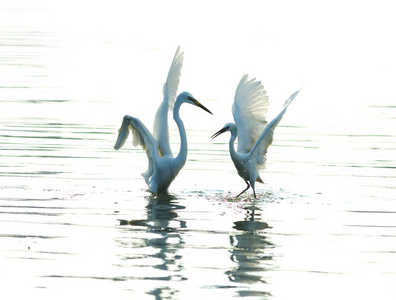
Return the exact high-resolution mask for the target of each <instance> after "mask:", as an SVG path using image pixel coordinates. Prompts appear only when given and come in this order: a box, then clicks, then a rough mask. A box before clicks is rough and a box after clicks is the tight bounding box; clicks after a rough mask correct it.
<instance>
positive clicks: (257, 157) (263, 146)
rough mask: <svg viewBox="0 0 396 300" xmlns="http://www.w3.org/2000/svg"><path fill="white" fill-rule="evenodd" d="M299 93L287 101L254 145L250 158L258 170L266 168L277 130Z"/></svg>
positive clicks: (295, 93)
mask: <svg viewBox="0 0 396 300" xmlns="http://www.w3.org/2000/svg"><path fill="white" fill-rule="evenodd" d="M299 92H300V90H298V91H296V92H294V93H293V94H292V95H291V96H290V97H289V99H287V100H286V101H285V103H284V104H283V109H282V111H281V112H280V113H279V114H278V115H277V116H276V117H275V118H274V119H273V120H272V121H271V122H270V123H269V124H268V125H267V127H265V129H264V131H263V132H262V134H261V135H260V137H259V138H258V139H257V142H256V143H255V144H254V146H253V148H252V150H251V153H250V156H251V158H252V159H254V161H255V162H256V164H257V167H258V169H262V168H263V167H264V164H265V161H266V154H267V149H268V147H269V146H270V145H271V144H272V141H273V138H274V131H275V128H276V126H278V124H279V122H280V121H281V120H282V117H283V115H284V114H285V112H286V110H287V108H288V107H289V105H290V103H292V102H293V100H294V98H295V97H296V96H297V95H298V93H299Z"/></svg>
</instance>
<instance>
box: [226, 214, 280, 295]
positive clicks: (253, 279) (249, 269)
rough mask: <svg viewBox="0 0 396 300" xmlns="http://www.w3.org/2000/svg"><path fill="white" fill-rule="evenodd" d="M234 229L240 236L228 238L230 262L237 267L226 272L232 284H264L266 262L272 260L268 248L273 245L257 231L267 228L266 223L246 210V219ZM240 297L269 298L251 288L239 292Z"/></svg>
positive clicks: (263, 292) (264, 292) (267, 267)
mask: <svg viewBox="0 0 396 300" xmlns="http://www.w3.org/2000/svg"><path fill="white" fill-rule="evenodd" d="M234 224H235V226H234V228H235V229H237V230H240V231H241V233H240V234H235V235H231V236H230V244H231V245H232V247H233V248H232V252H231V260H232V261H233V262H235V263H237V266H236V267H235V268H233V269H232V270H230V271H228V272H226V274H227V275H228V277H229V280H230V281H232V282H239V283H247V284H256V283H265V279H264V278H265V272H266V271H267V270H269V268H270V267H269V266H268V264H267V261H270V260H272V255H271V254H270V253H268V248H273V247H274V245H273V244H272V243H271V242H269V241H268V240H267V237H266V236H265V235H263V234H262V233H260V232H258V230H264V229H266V228H269V226H268V224H267V223H266V222H262V221H260V215H258V214H256V209H255V208H254V207H253V209H252V210H248V209H247V210H246V217H245V219H244V220H243V221H236V222H234ZM239 294H240V295H241V296H262V297H265V296H270V294H269V293H268V292H266V291H262V290H260V291H258V290H256V291H255V290H254V289H252V288H250V289H248V290H240V291H239Z"/></svg>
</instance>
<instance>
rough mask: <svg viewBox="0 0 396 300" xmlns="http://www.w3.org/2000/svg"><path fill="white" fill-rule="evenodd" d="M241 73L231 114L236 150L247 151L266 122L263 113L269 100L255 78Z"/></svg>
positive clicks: (264, 113)
mask: <svg viewBox="0 0 396 300" xmlns="http://www.w3.org/2000/svg"><path fill="white" fill-rule="evenodd" d="M247 78H248V75H247V74H246V75H243V76H242V79H241V81H240V82H239V84H238V87H237V89H236V92H235V99H234V104H233V105H232V114H233V115H234V121H235V124H236V126H237V128H238V152H242V153H248V152H249V151H250V150H251V149H252V147H253V145H254V143H255V142H256V140H257V139H258V137H259V136H260V134H261V133H262V132H263V130H264V128H265V126H267V124H268V122H267V120H266V118H265V115H266V113H267V111H268V107H269V101H268V96H267V92H266V91H265V90H264V87H263V85H262V84H261V82H260V81H256V79H255V78H253V79H251V80H249V81H248V80H247Z"/></svg>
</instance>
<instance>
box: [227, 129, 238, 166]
mask: <svg viewBox="0 0 396 300" xmlns="http://www.w3.org/2000/svg"><path fill="white" fill-rule="evenodd" d="M237 135H238V133H237V131H236V130H232V131H231V138H230V142H229V144H228V146H229V148H230V155H231V158H232V160H234V159H235V158H236V157H237V156H238V154H237V152H236V151H235V147H234V142H235V140H236V138H237Z"/></svg>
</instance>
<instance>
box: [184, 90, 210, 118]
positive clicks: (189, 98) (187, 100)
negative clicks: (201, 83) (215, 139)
mask: <svg viewBox="0 0 396 300" xmlns="http://www.w3.org/2000/svg"><path fill="white" fill-rule="evenodd" d="M176 101H178V102H180V104H182V103H189V104H192V105H195V106H198V107H200V108H202V109H203V110H204V111H207V112H208V113H210V114H211V115H213V114H212V112H211V111H210V110H209V109H207V108H206V107H205V106H203V105H202V104H201V103H200V102H199V101H198V100H197V99H195V98H194V97H193V95H191V94H190V93H189V92H183V93H181V94H180V95H179V96H177V99H176Z"/></svg>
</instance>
